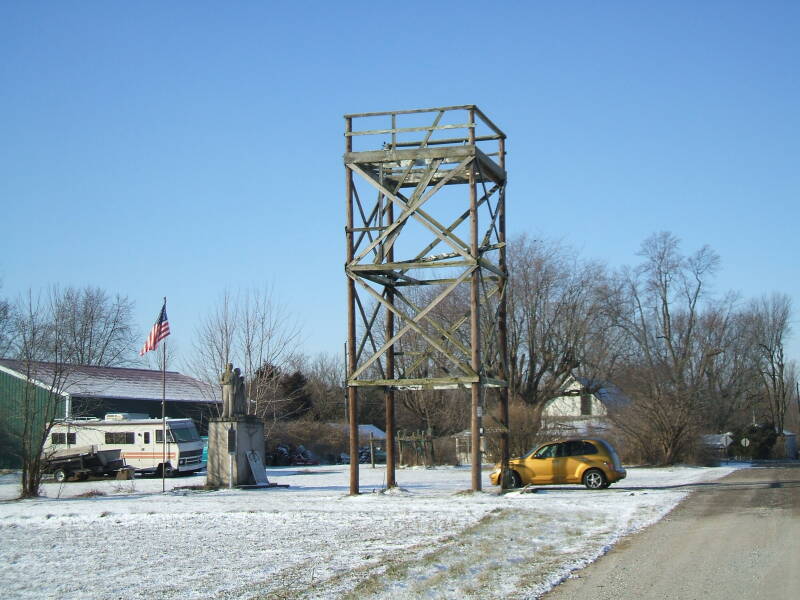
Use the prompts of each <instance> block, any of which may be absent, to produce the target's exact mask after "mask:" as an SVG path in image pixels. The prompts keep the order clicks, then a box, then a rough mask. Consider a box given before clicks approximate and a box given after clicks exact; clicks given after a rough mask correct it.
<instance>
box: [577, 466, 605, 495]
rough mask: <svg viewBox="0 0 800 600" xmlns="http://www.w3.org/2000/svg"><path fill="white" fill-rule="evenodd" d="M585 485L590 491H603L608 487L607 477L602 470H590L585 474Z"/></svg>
mask: <svg viewBox="0 0 800 600" xmlns="http://www.w3.org/2000/svg"><path fill="white" fill-rule="evenodd" d="M583 485H585V486H586V487H587V488H589V489H590V490H601V489H603V488H605V487H608V484H607V483H606V476H605V475H603V472H602V471H601V470H600V469H589V470H588V471H586V473H584V474H583Z"/></svg>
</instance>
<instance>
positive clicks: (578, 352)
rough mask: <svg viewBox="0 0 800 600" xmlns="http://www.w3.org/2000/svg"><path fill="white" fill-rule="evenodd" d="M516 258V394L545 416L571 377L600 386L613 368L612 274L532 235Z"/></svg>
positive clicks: (512, 312)
mask: <svg viewBox="0 0 800 600" xmlns="http://www.w3.org/2000/svg"><path fill="white" fill-rule="evenodd" d="M508 256H509V271H510V273H511V279H510V286H509V302H508V306H509V309H508V319H509V323H508V326H509V327H508V328H509V371H510V373H509V384H510V392H511V395H512V396H513V397H516V398H517V399H519V400H522V401H523V402H524V403H525V404H527V405H528V406H529V407H531V408H532V409H533V410H534V411H535V412H536V413H537V415H540V414H541V411H542V410H543V408H544V406H545V405H546V404H547V402H548V401H550V400H552V399H553V398H556V397H557V396H559V395H561V393H562V392H563V389H564V386H565V384H566V382H567V381H568V379H569V377H570V376H571V375H576V374H580V375H583V376H584V377H585V378H586V379H587V380H590V381H595V382H598V384H599V382H602V380H603V379H605V378H607V377H608V376H609V374H610V373H611V371H612V370H613V366H614V364H615V362H616V358H617V349H616V346H617V343H616V340H615V339H614V337H613V336H614V334H615V330H614V329H613V328H612V327H611V324H610V322H609V321H608V318H607V313H606V312H605V311H604V310H603V308H604V306H603V300H604V299H605V298H606V296H607V294H608V285H607V281H606V270H605V267H604V266H603V265H601V264H598V263H593V262H587V261H582V260H580V259H579V258H578V257H577V256H576V255H575V253H574V252H573V251H571V250H570V249H569V248H566V247H564V246H562V245H560V244H558V243H552V242H544V241H541V240H532V239H530V238H528V237H526V236H522V237H521V238H519V239H517V240H515V241H514V242H513V243H512V245H511V247H510V250H509V253H508ZM537 418H538V417H537Z"/></svg>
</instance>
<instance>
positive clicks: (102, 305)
mask: <svg viewBox="0 0 800 600" xmlns="http://www.w3.org/2000/svg"><path fill="white" fill-rule="evenodd" d="M3 309H4V313H5V315H6V316H5V320H6V323H7V327H8V334H7V339H8V340H10V343H9V346H8V348H9V349H8V354H9V356H10V357H12V358H15V359H17V360H18V361H20V363H21V365H22V367H21V369H22V372H23V374H24V375H25V379H24V381H23V382H22V383H21V384H19V389H18V390H17V392H16V394H15V396H14V398H13V399H12V400H13V402H12V403H11V404H12V414H11V415H10V418H9V419H5V420H4V423H3V425H4V426H5V432H4V438H6V439H7V440H8V441H7V442H6V446H7V447H8V448H9V449H10V451H12V452H14V453H16V454H17V458H18V459H19V462H20V464H21V466H22V480H21V495H22V496H23V497H32V496H37V495H38V493H39V484H40V482H41V476H42V473H41V468H42V449H43V447H44V443H45V441H46V439H47V436H48V434H49V432H50V429H51V428H52V426H53V424H54V422H55V421H56V420H57V419H60V418H64V417H65V416H67V410H66V409H67V407H66V403H65V396H66V394H67V393H68V388H69V385H70V384H71V383H73V382H74V377H71V375H72V373H73V372H74V365H76V364H93V365H101V366H109V365H118V364H121V363H124V362H126V358H125V356H124V354H125V353H126V352H129V351H130V349H131V346H130V345H131V343H132V341H133V337H132V335H131V326H130V314H131V303H130V302H129V301H128V300H127V299H126V298H122V297H119V296H117V297H116V298H115V299H114V300H112V299H110V298H109V296H108V295H107V294H106V293H105V292H103V291H102V290H100V289H98V288H91V287H87V288H85V289H83V290H77V289H75V288H67V289H65V290H60V289H59V288H57V287H53V288H51V289H50V290H49V291H48V292H46V293H39V294H34V293H33V292H32V291H29V292H28V293H27V294H25V295H22V296H20V297H19V298H18V299H17V301H16V302H15V304H14V306H13V307H8V306H5V307H3ZM72 416H74V414H73V415H72Z"/></svg>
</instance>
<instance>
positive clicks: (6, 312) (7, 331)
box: [0, 298, 13, 357]
mask: <svg viewBox="0 0 800 600" xmlns="http://www.w3.org/2000/svg"><path fill="white" fill-rule="evenodd" d="M12 329H13V328H12V320H11V304H10V303H9V302H8V300H6V299H5V298H0V357H2V356H6V355H7V354H8V351H9V349H10V348H11V346H12V344H13V337H12V335H13V334H12Z"/></svg>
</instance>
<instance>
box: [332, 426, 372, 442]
mask: <svg viewBox="0 0 800 600" xmlns="http://www.w3.org/2000/svg"><path fill="white" fill-rule="evenodd" d="M328 425H330V426H331V427H336V428H339V429H343V430H345V431H347V430H349V428H350V426H349V425H347V424H345V423H328ZM370 433H371V434H372V437H373V438H374V439H376V440H385V439H386V433H385V432H384V431H383V430H381V429H380V428H379V427H376V426H375V425H359V426H358V437H360V438H364V437H369V434H370Z"/></svg>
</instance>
